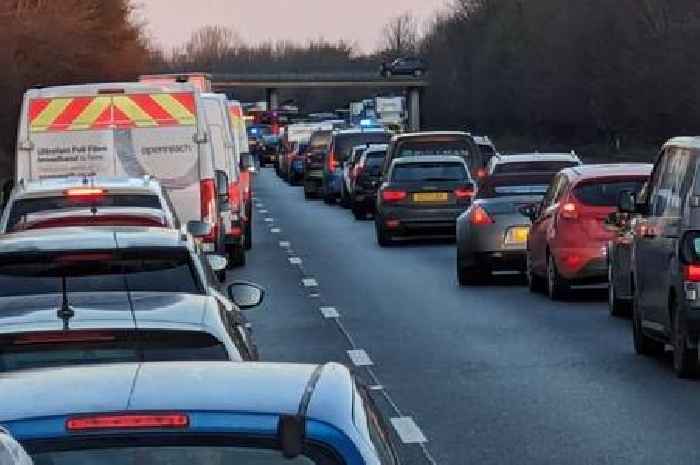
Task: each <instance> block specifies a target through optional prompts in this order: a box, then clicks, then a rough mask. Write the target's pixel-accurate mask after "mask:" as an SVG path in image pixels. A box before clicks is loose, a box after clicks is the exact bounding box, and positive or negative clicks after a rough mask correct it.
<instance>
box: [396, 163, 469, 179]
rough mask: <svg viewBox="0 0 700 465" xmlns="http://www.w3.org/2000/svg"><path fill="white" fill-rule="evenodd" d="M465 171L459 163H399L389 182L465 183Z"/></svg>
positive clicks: (466, 177)
mask: <svg viewBox="0 0 700 465" xmlns="http://www.w3.org/2000/svg"><path fill="white" fill-rule="evenodd" d="M468 180H469V177H468V176H467V170H466V169H465V168H464V165H463V164H461V163H450V162H434V163H433V162H431V163H427V162H426V163H400V164H397V165H394V169H393V170H392V172H391V182H423V181H424V182H440V181H453V182H466V181H468Z"/></svg>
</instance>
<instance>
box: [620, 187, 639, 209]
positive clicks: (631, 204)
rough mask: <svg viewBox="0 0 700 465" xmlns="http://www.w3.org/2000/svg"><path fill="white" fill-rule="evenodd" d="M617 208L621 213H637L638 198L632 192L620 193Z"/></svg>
mask: <svg viewBox="0 0 700 465" xmlns="http://www.w3.org/2000/svg"><path fill="white" fill-rule="evenodd" d="M617 208H618V210H620V213H637V196H636V195H635V194H634V192H632V191H622V192H620V197H618V199H617Z"/></svg>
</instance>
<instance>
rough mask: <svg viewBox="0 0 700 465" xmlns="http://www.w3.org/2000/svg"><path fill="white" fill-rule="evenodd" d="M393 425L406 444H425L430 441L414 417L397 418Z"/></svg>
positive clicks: (393, 420) (392, 421)
mask: <svg viewBox="0 0 700 465" xmlns="http://www.w3.org/2000/svg"><path fill="white" fill-rule="evenodd" d="M391 424H392V425H393V426H394V429H395V430H396V434H398V435H399V438H400V439H401V442H403V443H404V444H425V443H426V442H428V439H427V438H426V437H425V435H424V434H423V431H421V429H420V428H419V427H418V425H417V424H416V422H415V421H413V418H412V417H395V418H392V419H391Z"/></svg>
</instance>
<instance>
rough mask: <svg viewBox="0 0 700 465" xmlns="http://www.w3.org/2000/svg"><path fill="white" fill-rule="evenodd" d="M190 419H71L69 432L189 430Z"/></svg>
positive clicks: (148, 416)
mask: <svg viewBox="0 0 700 465" xmlns="http://www.w3.org/2000/svg"><path fill="white" fill-rule="evenodd" d="M189 424H190V419H189V417H188V416H187V415H184V414H181V413H162V414H110V415H92V416H84V417H75V418H69V419H68V420H67V421H66V429H67V430H68V431H91V430H106V429H149V428H187V427H188V426H189Z"/></svg>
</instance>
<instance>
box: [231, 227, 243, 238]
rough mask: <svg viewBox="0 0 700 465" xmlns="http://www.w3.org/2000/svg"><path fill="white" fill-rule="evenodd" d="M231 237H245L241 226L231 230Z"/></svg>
mask: <svg viewBox="0 0 700 465" xmlns="http://www.w3.org/2000/svg"><path fill="white" fill-rule="evenodd" d="M231 235H232V236H234V237H241V236H242V235H243V229H242V228H241V227H240V226H234V227H232V228H231Z"/></svg>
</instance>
